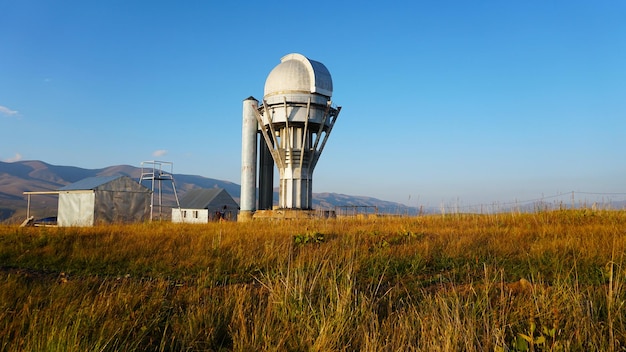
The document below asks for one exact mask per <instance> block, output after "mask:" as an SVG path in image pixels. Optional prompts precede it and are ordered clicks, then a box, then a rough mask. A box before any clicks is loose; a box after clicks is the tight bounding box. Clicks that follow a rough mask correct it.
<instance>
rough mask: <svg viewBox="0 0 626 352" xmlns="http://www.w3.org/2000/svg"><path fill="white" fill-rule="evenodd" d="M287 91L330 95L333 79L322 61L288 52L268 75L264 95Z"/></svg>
mask: <svg viewBox="0 0 626 352" xmlns="http://www.w3.org/2000/svg"><path fill="white" fill-rule="evenodd" d="M286 93H317V94H321V95H324V96H327V97H330V96H332V94H333V80H332V78H331V77H330V72H328V69H327V68H326V66H324V64H322V63H321V62H317V61H313V60H309V59H308V58H306V57H305V56H304V55H301V54H288V55H285V56H283V57H282V58H281V59H280V64H278V66H276V67H274V69H273V70H272V72H270V74H269V75H268V76H267V80H266V81H265V91H264V96H269V95H277V94H286Z"/></svg>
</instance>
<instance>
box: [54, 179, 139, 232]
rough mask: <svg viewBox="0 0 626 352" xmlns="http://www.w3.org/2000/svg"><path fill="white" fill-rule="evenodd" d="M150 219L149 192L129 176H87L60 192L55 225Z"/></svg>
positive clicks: (81, 224) (85, 224) (87, 224)
mask: <svg viewBox="0 0 626 352" xmlns="http://www.w3.org/2000/svg"><path fill="white" fill-rule="evenodd" d="M149 218H150V189H148V188H147V187H145V186H143V185H141V184H140V183H139V182H137V181H135V180H133V179H132V178H130V177H128V176H101V177H89V178H86V179H83V180H81V181H78V182H75V183H72V184H69V185H67V186H65V187H63V188H61V189H59V209H58V217H57V224H58V226H92V225H95V224H100V223H119V222H123V223H129V222H141V221H146V220H149Z"/></svg>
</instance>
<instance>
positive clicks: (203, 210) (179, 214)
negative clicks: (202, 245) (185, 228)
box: [172, 188, 239, 224]
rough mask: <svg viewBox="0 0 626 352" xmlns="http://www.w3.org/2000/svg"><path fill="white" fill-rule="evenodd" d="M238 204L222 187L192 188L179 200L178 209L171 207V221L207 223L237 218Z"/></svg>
mask: <svg viewBox="0 0 626 352" xmlns="http://www.w3.org/2000/svg"><path fill="white" fill-rule="evenodd" d="M238 210H239V204H237V202H235V200H234V199H233V198H232V197H231V196H230V194H228V192H226V190H225V189H223V188H211V189H192V190H189V191H187V193H185V195H184V196H183V197H182V198H181V200H180V209H172V222H185V223H196V224H200V223H207V222H209V221H217V220H220V219H224V220H237V212H238Z"/></svg>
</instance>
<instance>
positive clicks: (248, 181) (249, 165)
mask: <svg viewBox="0 0 626 352" xmlns="http://www.w3.org/2000/svg"><path fill="white" fill-rule="evenodd" d="M258 106H259V102H258V100H256V99H254V98H253V97H249V98H247V99H246V100H244V101H243V121H242V128H241V196H240V202H239V208H240V211H239V217H238V219H239V221H246V220H249V219H252V215H253V214H254V211H255V210H256V170H257V167H256V159H257V129H258V122H257V120H256V115H255V110H256V109H257V108H258Z"/></svg>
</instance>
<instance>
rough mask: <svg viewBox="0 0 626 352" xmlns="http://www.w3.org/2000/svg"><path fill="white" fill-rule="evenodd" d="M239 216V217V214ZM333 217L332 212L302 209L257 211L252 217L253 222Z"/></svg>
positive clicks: (333, 213)
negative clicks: (258, 220) (259, 220)
mask: <svg viewBox="0 0 626 352" xmlns="http://www.w3.org/2000/svg"><path fill="white" fill-rule="evenodd" d="M239 216H241V214H240V215H239ZM335 217H336V215H335V211H334V210H302V209H274V210H257V211H256V212H255V213H254V215H253V219H255V220H257V219H264V220H291V219H328V218H335Z"/></svg>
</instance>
